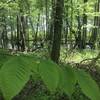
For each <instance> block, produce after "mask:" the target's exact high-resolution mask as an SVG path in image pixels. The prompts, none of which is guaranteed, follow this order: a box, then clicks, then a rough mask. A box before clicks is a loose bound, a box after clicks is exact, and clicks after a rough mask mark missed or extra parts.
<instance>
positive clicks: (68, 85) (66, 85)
mask: <svg viewBox="0 0 100 100" xmlns="http://www.w3.org/2000/svg"><path fill="white" fill-rule="evenodd" d="M59 81H60V82H59V83H60V84H59V86H60V89H61V90H63V92H65V93H66V94H68V95H69V97H70V96H71V95H72V93H73V92H74V86H75V84H76V77H75V72H74V70H73V69H72V67H71V66H70V65H68V66H67V67H64V68H62V69H60V80H59Z"/></svg>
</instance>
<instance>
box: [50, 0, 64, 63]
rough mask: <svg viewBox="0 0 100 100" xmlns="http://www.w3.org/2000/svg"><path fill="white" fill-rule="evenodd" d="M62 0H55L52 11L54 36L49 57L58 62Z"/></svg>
mask: <svg viewBox="0 0 100 100" xmlns="http://www.w3.org/2000/svg"><path fill="white" fill-rule="evenodd" d="M63 7H64V0H57V1H56V6H55V9H54V11H55V13H54V37H53V45H52V51H51V59H52V60H53V61H54V62H56V63H58V62H59V57H60V43H61V32H62V23H63V21H62V19H63Z"/></svg>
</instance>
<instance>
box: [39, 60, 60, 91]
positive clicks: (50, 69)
mask: <svg viewBox="0 0 100 100" xmlns="http://www.w3.org/2000/svg"><path fill="white" fill-rule="evenodd" d="M39 74H40V76H41V78H42V80H43V81H44V83H45V84H46V86H47V87H48V89H49V90H51V91H54V90H56V88H57V87H58V83H59V71H58V66H57V65H56V64H55V63H53V62H51V61H49V60H43V61H41V63H40V65H39Z"/></svg>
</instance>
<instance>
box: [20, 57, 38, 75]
mask: <svg viewBox="0 0 100 100" xmlns="http://www.w3.org/2000/svg"><path fill="white" fill-rule="evenodd" d="M21 58H22V59H23V61H24V62H25V63H27V65H28V66H29V67H30V68H31V71H32V72H35V73H38V67H39V63H40V59H39V58H37V57H35V56H25V55H22V56H21Z"/></svg>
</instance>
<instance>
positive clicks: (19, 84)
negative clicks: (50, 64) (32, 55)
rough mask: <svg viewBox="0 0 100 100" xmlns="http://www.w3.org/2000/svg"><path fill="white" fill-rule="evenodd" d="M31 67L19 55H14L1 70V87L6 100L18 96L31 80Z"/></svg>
mask: <svg viewBox="0 0 100 100" xmlns="http://www.w3.org/2000/svg"><path fill="white" fill-rule="evenodd" d="M29 76H30V68H29V67H28V65H27V64H26V63H25V62H23V60H22V59H21V58H20V56H19V57H12V59H10V60H9V61H7V62H6V63H5V64H4V65H3V67H2V68H1V70H0V89H1V91H2V93H3V96H4V98H5V100H11V99H12V98H13V97H14V96H16V95H17V94H18V93H19V92H20V91H21V89H22V88H23V87H24V85H25V84H26V82H27V81H28V80H29Z"/></svg>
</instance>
